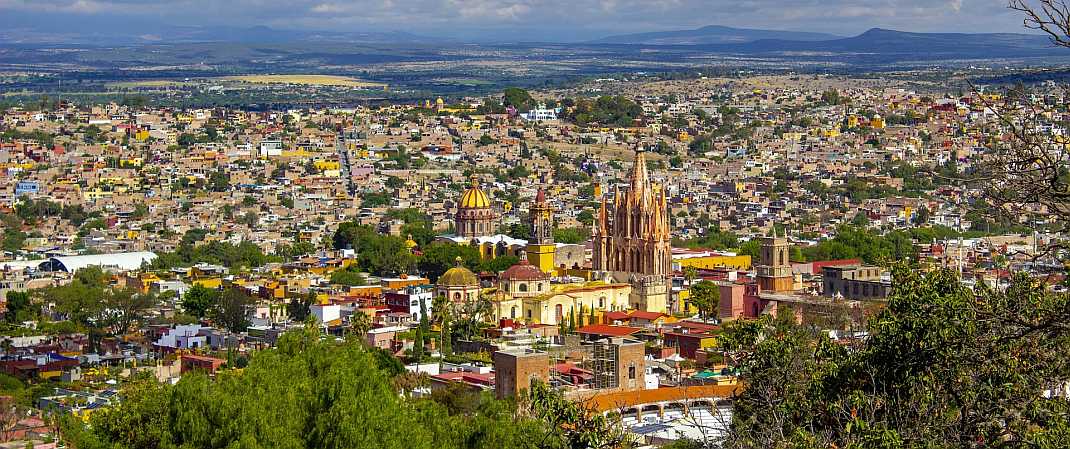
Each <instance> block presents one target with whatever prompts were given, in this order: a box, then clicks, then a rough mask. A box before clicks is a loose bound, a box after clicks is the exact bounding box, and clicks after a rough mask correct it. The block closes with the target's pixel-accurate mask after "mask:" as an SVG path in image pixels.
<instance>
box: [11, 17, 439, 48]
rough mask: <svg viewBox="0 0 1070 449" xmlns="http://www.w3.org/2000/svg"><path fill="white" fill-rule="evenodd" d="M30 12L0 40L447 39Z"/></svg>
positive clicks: (107, 42) (129, 42)
mask: <svg viewBox="0 0 1070 449" xmlns="http://www.w3.org/2000/svg"><path fill="white" fill-rule="evenodd" d="M28 17H29V16H28V15H26V14H25V13H17V12H13V13H11V14H0V44H25V45H138V44H175V43H191V42H220V43H244V44H281V43H302V42H336V43H356V44H363V43H397V44H413V43H422V44H428V43H442V42H446V43H449V42H452V40H451V39H445V38H441V37H427V36H418V35H415V34H410V33H405V32H397V31H395V32H356V31H321V30H284V29H277V28H269V27H266V26H254V27H227V26H181V25H170V24H165V23H159V22H150V21H142V22H137V21H129V20H123V19H119V18H110V17H97V18H93V19H92V20H87V19H84V18H81V17H77V16H72V15H65V14H56V15H55V17H54V18H53V19H52V20H50V21H48V22H39V21H38V22H32V21H30V20H27V18H28Z"/></svg>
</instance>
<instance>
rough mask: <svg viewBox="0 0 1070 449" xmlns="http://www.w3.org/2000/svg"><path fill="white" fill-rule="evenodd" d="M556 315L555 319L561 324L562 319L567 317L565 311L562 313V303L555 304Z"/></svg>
mask: <svg viewBox="0 0 1070 449" xmlns="http://www.w3.org/2000/svg"><path fill="white" fill-rule="evenodd" d="M554 317H556V320H555V321H556V322H557V323H558V324H561V319H562V318H564V317H565V315H564V313H562V309H561V304H558V305H556V306H554Z"/></svg>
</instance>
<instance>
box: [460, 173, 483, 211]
mask: <svg viewBox="0 0 1070 449" xmlns="http://www.w3.org/2000/svg"><path fill="white" fill-rule="evenodd" d="M458 207H459V208H461V209H486V208H489V207H490V197H488V196H487V194H486V192H484V191H483V190H482V189H480V188H479V184H478V183H477V182H475V181H474V180H473V181H472V187H470V188H468V190H465V191H464V194H462V195H461V202H460V204H459V205H458Z"/></svg>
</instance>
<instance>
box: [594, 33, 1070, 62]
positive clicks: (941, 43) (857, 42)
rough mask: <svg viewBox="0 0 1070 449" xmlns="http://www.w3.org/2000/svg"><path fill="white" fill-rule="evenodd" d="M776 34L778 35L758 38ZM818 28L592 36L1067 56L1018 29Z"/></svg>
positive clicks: (922, 54) (763, 49)
mask: <svg viewBox="0 0 1070 449" xmlns="http://www.w3.org/2000/svg"><path fill="white" fill-rule="evenodd" d="M770 35H779V36H782V37H762V36H770ZM821 36H823V35H821V34H818V33H797V32H793V31H768V30H751V29H737V28H729V27H704V28H699V29H697V30H686V31H669V32H661V33H642V34H629V35H621V36H610V37H606V38H603V39H599V40H597V41H594V42H593V43H596V44H600V45H605V44H610V45H629V46H674V47H687V48H693V49H701V50H704V51H709V52H711V53H733V54H777V55H785V54H792V53H798V54H812V55H818V54H829V55H853V56H866V55H871V56H872V57H873V58H879V57H885V56H891V55H895V56H899V57H903V56H908V57H911V58H914V59H917V60H938V59H991V58H1015V57H1019V58H1021V57H1042V56H1048V55H1056V56H1067V55H1068V54H1070V52H1068V51H1067V50H1066V49H1065V48H1058V47H1055V46H1054V45H1052V43H1051V41H1050V40H1049V39H1048V38H1047V37H1046V36H1042V35H1038V34H1020V33H912V32H905V31H895V30H887V29H882V28H873V29H870V30H869V31H866V32H864V33H862V34H859V35H858V36H853V37H835V36H829V35H824V36H826V38H819V37H821Z"/></svg>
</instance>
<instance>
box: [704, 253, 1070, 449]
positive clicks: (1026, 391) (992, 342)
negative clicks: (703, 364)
mask: <svg viewBox="0 0 1070 449" xmlns="http://www.w3.org/2000/svg"><path fill="white" fill-rule="evenodd" d="M894 279H895V281H894V282H893V292H892V295H891V297H890V298H889V299H888V303H887V307H886V308H885V309H883V310H882V311H881V312H879V313H877V314H876V315H875V316H873V317H872V318H871V319H870V321H869V328H868V330H869V337H868V338H866V339H863V340H859V341H858V342H856V343H855V344H854V345H853V346H849V347H848V346H845V345H843V344H837V343H835V342H833V341H832V340H830V339H829V338H828V335H827V333H824V332H822V331H820V330H819V329H817V328H813V327H808V326H800V325H797V324H795V322H794V319H793V318H789V319H778V318H771V317H763V318H762V319H760V320H756V321H736V322H733V323H732V324H730V325H729V326H728V328H727V329H726V331H725V333H724V334H722V336H721V338H720V341H721V343H722V345H723V349H724V350H726V351H728V352H729V354H730V355H733V356H734V357H735V358H737V360H738V361H739V366H740V368H741V370H742V373H743V374H742V378H741V381H742V383H743V384H745V385H746V388H745V389H743V390H742V392H741V393H740V394H739V395H738V396H737V397H736V398H735V400H734V406H733V416H732V424H731V432H730V433H729V436H728V438H727V440H726V441H725V444H724V447H729V448H749V447H785V448H796V447H798V448H803V447H858V448H861V447H881V448H892V447H931V448H952V447H954V448H969V447H1038V448H1055V447H1065V446H1064V445H1065V442H1066V441H1070V402H1068V401H1067V399H1066V398H1065V397H1057V396H1052V395H1050V394H1048V393H1049V392H1050V391H1051V390H1052V389H1053V388H1065V383H1066V382H1067V381H1068V380H1070V356H1067V354H1066V351H1065V350H1064V349H1065V348H1066V347H1067V345H1068V344H1070V328H1068V327H1067V326H1066V325H1065V323H1067V322H1070V296H1068V295H1066V294H1052V293H1049V292H1045V291H1044V289H1043V288H1042V287H1041V286H1040V285H1039V284H1038V283H1036V282H1035V281H1033V280H1031V279H1028V278H1026V277H1024V276H1019V277H1017V278H1016V279H1015V280H1014V283H1013V284H1012V286H1011V287H1009V288H1007V289H1006V290H1003V291H996V290H992V289H989V288H987V287H985V286H983V284H982V286H981V287H978V288H976V289H971V288H969V287H967V286H966V285H964V284H962V283H961V282H959V279H958V278H957V276H956V275H955V273H953V272H951V271H947V270H942V271H937V272H933V273H928V274H922V273H919V272H917V271H913V270H910V269H908V268H907V267H906V266H905V265H902V264H899V265H897V267H896V268H895V270H894ZM781 315H783V316H786V317H792V315H793V314H792V313H790V311H788V313H784V314H781Z"/></svg>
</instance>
